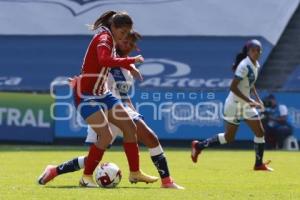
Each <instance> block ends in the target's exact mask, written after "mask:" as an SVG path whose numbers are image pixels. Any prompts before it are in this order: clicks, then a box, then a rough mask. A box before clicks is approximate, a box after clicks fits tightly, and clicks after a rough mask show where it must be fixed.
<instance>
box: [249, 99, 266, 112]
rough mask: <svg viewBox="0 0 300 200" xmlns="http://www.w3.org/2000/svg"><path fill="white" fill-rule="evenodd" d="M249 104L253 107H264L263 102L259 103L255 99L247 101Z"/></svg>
mask: <svg viewBox="0 0 300 200" xmlns="http://www.w3.org/2000/svg"><path fill="white" fill-rule="evenodd" d="M249 105H250V106H251V107H254V108H257V109H262V110H263V109H264V105H263V104H261V103H259V102H257V101H251V102H250V103H249Z"/></svg>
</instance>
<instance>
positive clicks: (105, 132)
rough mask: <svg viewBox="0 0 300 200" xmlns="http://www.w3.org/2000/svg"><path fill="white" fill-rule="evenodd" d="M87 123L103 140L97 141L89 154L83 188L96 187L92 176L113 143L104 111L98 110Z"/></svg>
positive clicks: (82, 180) (82, 183)
mask: <svg viewBox="0 0 300 200" xmlns="http://www.w3.org/2000/svg"><path fill="white" fill-rule="evenodd" d="M86 122H87V124H88V125H89V126H90V127H91V128H92V129H93V130H94V131H95V133H96V134H97V135H98V136H99V137H100V138H101V140H97V142H96V143H94V144H92V145H91V146H90V149H89V153H88V155H87V158H86V160H85V167H84V172H83V176H82V178H81V180H80V182H79V184H80V185H81V186H83V187H94V186H96V184H95V182H94V180H93V176H92V175H93V172H94V170H95V168H96V167H97V165H98V164H99V162H100V161H101V159H102V157H103V154H104V152H105V150H106V148H107V147H108V146H109V144H110V143H111V141H112V133H111V130H110V127H109V126H108V121H107V118H106V116H105V114H104V112H103V110H98V111H97V112H94V113H93V114H91V115H90V116H89V117H87V118H86Z"/></svg>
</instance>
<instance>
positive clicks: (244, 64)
mask: <svg viewBox="0 0 300 200" xmlns="http://www.w3.org/2000/svg"><path fill="white" fill-rule="evenodd" d="M249 64H250V63H249V61H248V59H247V58H244V59H243V60H242V61H241V62H240V63H239V65H238V69H243V70H247V68H248V67H247V66H248V65H249Z"/></svg>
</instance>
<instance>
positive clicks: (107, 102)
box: [76, 92, 122, 119]
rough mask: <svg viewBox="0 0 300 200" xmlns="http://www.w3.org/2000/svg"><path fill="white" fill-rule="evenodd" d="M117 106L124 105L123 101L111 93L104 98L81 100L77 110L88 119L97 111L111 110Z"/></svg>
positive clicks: (96, 97) (90, 97)
mask: <svg viewBox="0 0 300 200" xmlns="http://www.w3.org/2000/svg"><path fill="white" fill-rule="evenodd" d="M117 104H122V102H121V100H119V99H118V98H116V97H115V96H113V94H112V93H111V92H109V93H107V94H104V95H103V96H89V97H86V98H81V99H79V103H78V104H77V105H76V108H77V110H78V112H79V113H80V115H81V116H82V118H83V119H86V118H88V117H89V116H90V115H92V114H94V113H95V112H97V111H100V110H110V109H112V108H113V107H114V106H115V105H117Z"/></svg>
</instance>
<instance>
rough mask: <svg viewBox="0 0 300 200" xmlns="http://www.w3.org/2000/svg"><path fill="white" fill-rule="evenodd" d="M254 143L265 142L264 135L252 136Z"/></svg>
mask: <svg viewBox="0 0 300 200" xmlns="http://www.w3.org/2000/svg"><path fill="white" fill-rule="evenodd" d="M254 143H258V144H260V143H265V137H264V136H263V137H256V136H254Z"/></svg>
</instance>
